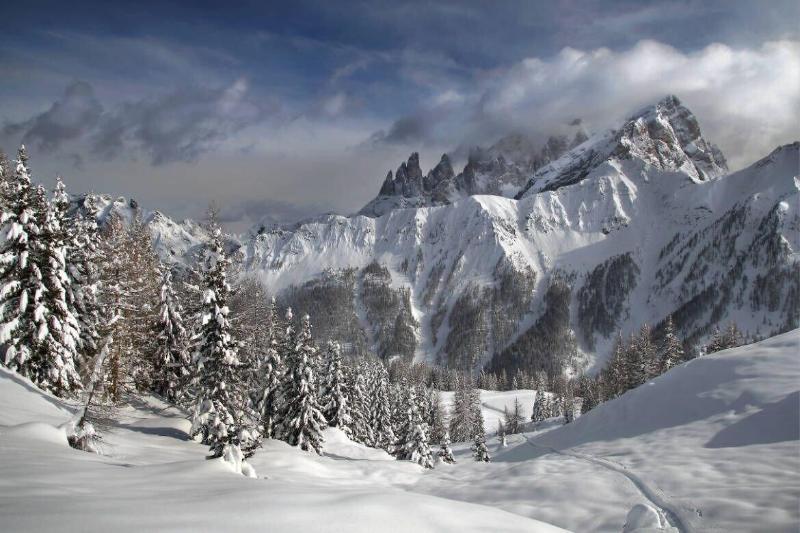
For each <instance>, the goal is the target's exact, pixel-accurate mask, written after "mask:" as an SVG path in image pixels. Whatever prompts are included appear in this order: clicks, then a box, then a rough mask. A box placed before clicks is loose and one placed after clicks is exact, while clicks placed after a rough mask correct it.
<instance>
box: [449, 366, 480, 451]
mask: <svg viewBox="0 0 800 533" xmlns="http://www.w3.org/2000/svg"><path fill="white" fill-rule="evenodd" d="M470 391H471V384H470V383H469V381H467V380H464V381H462V382H461V383H460V384H459V387H458V388H457V389H456V390H455V392H454V394H453V411H452V413H450V428H449V429H450V436H451V438H452V439H454V440H455V441H456V442H467V441H470V440H472V437H473V436H474V433H473V428H474V423H475V420H474V418H473V415H474V409H473V406H472V403H471V396H470V393H471V392H470Z"/></svg>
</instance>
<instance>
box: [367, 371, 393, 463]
mask: <svg viewBox="0 0 800 533" xmlns="http://www.w3.org/2000/svg"><path fill="white" fill-rule="evenodd" d="M371 368H372V372H371V373H370V384H369V427H370V429H371V430H372V438H373V441H374V445H375V446H376V447H380V448H383V449H384V450H386V451H387V452H389V453H392V451H393V449H394V443H395V441H396V437H395V434H394V428H393V426H392V401H391V390H390V385H389V373H388V372H387V371H386V367H384V366H383V364H381V363H373V364H372V366H371Z"/></svg>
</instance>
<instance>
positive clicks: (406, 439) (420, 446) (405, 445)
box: [395, 387, 433, 468]
mask: <svg viewBox="0 0 800 533" xmlns="http://www.w3.org/2000/svg"><path fill="white" fill-rule="evenodd" d="M416 396H417V391H416V390H415V387H409V388H408V389H407V393H406V396H405V399H406V401H405V403H406V410H405V420H404V422H403V426H402V427H401V428H400V431H399V432H398V436H397V437H398V438H397V445H396V448H395V450H396V451H395V455H396V457H397V458H398V459H401V460H407V461H413V462H415V463H417V464H418V465H420V466H422V467H424V468H433V458H432V457H431V449H430V446H429V445H428V427H427V424H426V423H425V421H424V420H423V419H422V415H421V414H420V412H419V408H418V402H417V397H416Z"/></svg>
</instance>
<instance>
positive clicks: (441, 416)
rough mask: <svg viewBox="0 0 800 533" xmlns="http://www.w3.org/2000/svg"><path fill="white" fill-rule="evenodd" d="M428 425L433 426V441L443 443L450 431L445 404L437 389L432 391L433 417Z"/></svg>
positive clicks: (431, 435)
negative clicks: (447, 425) (446, 423)
mask: <svg viewBox="0 0 800 533" xmlns="http://www.w3.org/2000/svg"><path fill="white" fill-rule="evenodd" d="M428 425H429V426H430V428H431V434H430V438H431V442H432V443H441V442H442V440H443V439H444V436H445V434H446V433H448V431H447V427H446V425H445V413H444V406H442V399H441V396H440V395H439V391H437V390H434V391H433V392H432V393H431V418H430V420H429V422H428ZM448 440H449V436H448Z"/></svg>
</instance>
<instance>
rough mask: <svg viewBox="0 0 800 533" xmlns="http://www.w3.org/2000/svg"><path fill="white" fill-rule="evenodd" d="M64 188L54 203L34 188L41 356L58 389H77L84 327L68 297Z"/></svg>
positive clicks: (57, 194)
mask: <svg viewBox="0 0 800 533" xmlns="http://www.w3.org/2000/svg"><path fill="white" fill-rule="evenodd" d="M59 185H60V186H61V190H60V191H59V190H58V189H57V190H56V196H55V198H54V201H53V202H48V200H47V196H46V193H45V190H44V188H43V187H42V186H37V187H36V188H35V190H34V205H35V211H36V213H37V219H38V226H39V235H38V238H37V244H38V246H37V248H38V250H37V253H36V255H35V256H34V258H35V260H36V261H37V262H38V264H39V269H40V271H41V275H42V285H43V287H44V292H43V294H42V299H41V306H40V312H41V313H42V315H43V316H44V317H45V320H44V322H43V323H42V325H41V326H40V329H39V332H38V342H37V344H36V349H37V351H38V352H39V353H38V355H37V357H38V358H39V359H40V360H41V361H43V362H45V364H47V365H49V366H50V367H51V369H52V370H51V373H53V372H55V371H56V369H58V370H57V372H58V373H59V374H60V375H59V377H58V378H57V380H56V383H60V384H64V385H66V386H67V387H68V388H67V389H66V390H64V389H62V387H61V386H58V387H57V388H56V389H54V390H55V392H58V393H64V392H74V391H75V390H77V389H79V388H80V387H81V384H80V380H79V378H78V374H77V368H76V362H77V361H78V345H79V343H80V326H79V324H78V321H77V319H76V318H75V315H74V314H73V313H72V309H71V306H70V305H69V303H68V300H67V292H68V290H69V283H70V280H69V276H68V275H67V265H66V257H67V243H66V242H65V232H64V230H63V228H64V227H65V226H66V219H67V211H66V210H67V205H65V203H64V202H63V201H61V197H60V195H61V194H63V183H61V182H60V180H59Z"/></svg>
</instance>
